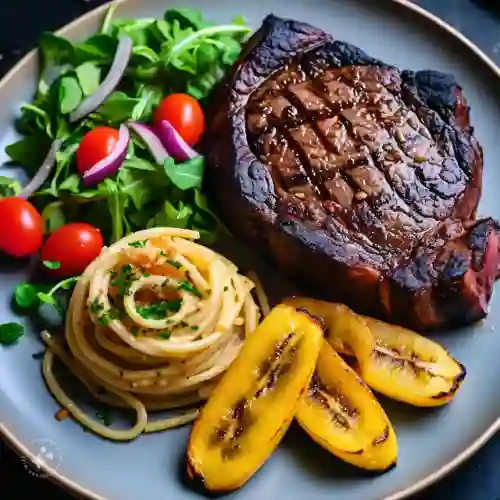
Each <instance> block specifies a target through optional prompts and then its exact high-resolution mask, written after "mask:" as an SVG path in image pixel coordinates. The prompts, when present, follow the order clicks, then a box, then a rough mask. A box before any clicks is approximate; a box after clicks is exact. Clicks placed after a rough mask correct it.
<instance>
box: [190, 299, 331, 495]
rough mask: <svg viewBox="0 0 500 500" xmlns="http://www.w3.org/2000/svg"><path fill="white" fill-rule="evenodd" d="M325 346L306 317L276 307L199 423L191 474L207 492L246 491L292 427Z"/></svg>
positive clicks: (193, 434)
mask: <svg viewBox="0 0 500 500" xmlns="http://www.w3.org/2000/svg"><path fill="white" fill-rule="evenodd" d="M322 343H323V331H322V329H321V327H320V325H319V324H318V323H317V322H316V321H314V320H313V319H312V318H311V317H310V316H309V315H308V314H305V313H303V312H298V311H296V310H295V309H294V308H293V307H289V306H286V305H279V306H277V307H276V308H274V309H273V310H272V311H271V313H270V314H269V315H268V316H267V317H266V318H265V319H264V321H263V322H262V323H261V324H260V325H259V327H258V328H257V329H256V330H255V332H254V333H253V334H251V335H250V336H249V338H248V339H247V340H246V342H245V344H244V346H243V348H242V350H241V352H240V354H239V355H238V357H237V358H236V360H235V361H234V362H233V363H232V364H231V366H230V368H229V370H228V371H227V372H226V373H225V374H224V376H223V377H222V379H221V381H220V382H219V384H218V385H217V387H216V388H215V390H214V392H213V393H212V395H211V397H210V399H209V400H208V402H207V404H206V406H205V407H204V408H203V410H202V412H201V415H200V417H199V418H198V420H197V421H196V422H195V424H194V426H193V429H192V432H191V436H190V439H189V443H188V450H187V462H188V474H189V475H190V476H191V477H192V478H197V479H199V480H201V481H202V482H203V484H204V486H205V488H207V489H208V490H211V491H230V490H234V489H236V488H239V487H240V486H242V485H243V484H244V483H245V482H246V481H247V480H248V479H249V478H250V477H251V476H252V475H253V474H254V473H255V472H256V471H257V470H258V469H259V468H260V467H261V466H262V465H263V463H264V462H265V461H266V460H267V458H268V457H269V456H270V455H271V453H272V452H273V451H274V450H275V448H276V447H277V446H278V443H279V442H280V441H281V438H282V437H283V435H284V434H285V432H286V430H287V429H288V427H289V425H290V423H291V421H292V420H293V417H294V415H295V410H296V407H297V404H298V402H299V399H300V397H301V394H302V393H303V392H304V390H305V388H306V387H307V386H308V384H309V382H310V379H311V376H312V374H313V372H314V368H315V365H316V360H317V357H318V353H319V350H320V348H321V345H322Z"/></svg>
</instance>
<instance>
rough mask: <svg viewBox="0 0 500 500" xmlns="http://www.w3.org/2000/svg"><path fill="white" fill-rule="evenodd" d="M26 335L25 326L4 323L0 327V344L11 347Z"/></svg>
mask: <svg viewBox="0 0 500 500" xmlns="http://www.w3.org/2000/svg"><path fill="white" fill-rule="evenodd" d="M23 335H24V326H23V325H21V324H20V323H3V324H2V325H0V344H3V345H11V344H14V343H15V342H17V341H18V340H19V339H20V338H21V337H22V336H23Z"/></svg>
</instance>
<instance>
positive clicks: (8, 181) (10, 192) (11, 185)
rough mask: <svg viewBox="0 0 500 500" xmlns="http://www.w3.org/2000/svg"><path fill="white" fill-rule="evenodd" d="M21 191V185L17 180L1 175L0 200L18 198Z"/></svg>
mask: <svg viewBox="0 0 500 500" xmlns="http://www.w3.org/2000/svg"><path fill="white" fill-rule="evenodd" d="M21 190H22V188H21V184H20V182H19V181H18V180H17V179H13V178H11V177H5V176H3V175H0V198H6V197H7V196H16V195H18V194H19V193H20V192H21Z"/></svg>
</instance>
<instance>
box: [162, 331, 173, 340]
mask: <svg viewBox="0 0 500 500" xmlns="http://www.w3.org/2000/svg"><path fill="white" fill-rule="evenodd" d="M171 336H172V332H171V331H170V330H165V331H164V332H162V333H160V337H161V338H162V339H164V340H168V339H169V338H170V337H171Z"/></svg>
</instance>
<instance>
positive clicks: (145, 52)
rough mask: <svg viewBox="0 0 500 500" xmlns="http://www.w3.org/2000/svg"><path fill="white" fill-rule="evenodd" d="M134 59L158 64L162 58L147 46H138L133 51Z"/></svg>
mask: <svg viewBox="0 0 500 500" xmlns="http://www.w3.org/2000/svg"><path fill="white" fill-rule="evenodd" d="M132 57H135V58H137V59H138V60H139V61H140V60H141V59H145V60H146V61H147V62H151V63H158V62H160V56H159V54H157V53H156V52H155V51H154V50H153V49H151V48H150V47H148V46H147V45H137V46H135V47H134V48H133V49H132Z"/></svg>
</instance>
